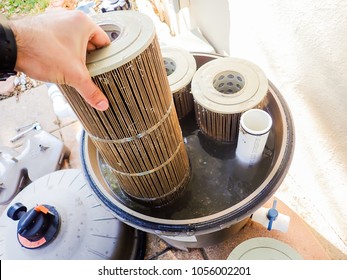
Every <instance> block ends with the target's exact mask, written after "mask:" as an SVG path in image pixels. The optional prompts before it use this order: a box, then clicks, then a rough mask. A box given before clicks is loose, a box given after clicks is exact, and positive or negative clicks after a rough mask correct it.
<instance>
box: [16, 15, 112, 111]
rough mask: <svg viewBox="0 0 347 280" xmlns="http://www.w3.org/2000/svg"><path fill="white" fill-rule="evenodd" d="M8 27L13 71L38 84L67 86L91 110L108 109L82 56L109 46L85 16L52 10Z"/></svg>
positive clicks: (102, 33)
mask: <svg viewBox="0 0 347 280" xmlns="http://www.w3.org/2000/svg"><path fill="white" fill-rule="evenodd" d="M9 24H10V26H11V28H12V30H13V32H14V34H15V37H16V43H17V62H16V67H15V70H16V71H20V72H24V73H25V74H26V75H28V76H29V77H31V78H33V79H37V80H40V81H45V82H52V83H56V84H67V85H70V86H72V87H74V88H75V89H76V90H77V91H78V92H79V93H80V94H81V95H82V97H83V98H84V99H85V100H86V102H87V103H89V104H90V105H91V106H93V107H94V108H96V109H98V110H101V111H103V110H106V109H107V108H108V100H107V98H106V97H105V95H104V94H103V93H102V92H101V91H100V89H99V88H98V87H97V86H96V85H95V84H94V83H93V81H92V79H91V77H90V74H89V72H88V69H87V67H86V53H87V51H93V50H96V49H98V48H101V47H104V46H106V45H108V44H110V39H109V38H108V36H107V34H106V33H105V32H104V31H103V30H102V29H101V28H100V27H99V26H98V25H96V24H95V23H94V22H93V21H92V20H91V19H90V18H89V17H88V16H87V15H85V14H84V13H82V12H80V11H76V10H64V9H54V10H50V11H47V12H45V13H43V14H40V15H37V16H32V17H24V18H21V19H17V20H13V21H10V23H9Z"/></svg>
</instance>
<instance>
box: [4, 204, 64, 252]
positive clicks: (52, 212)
mask: <svg viewBox="0 0 347 280" xmlns="http://www.w3.org/2000/svg"><path fill="white" fill-rule="evenodd" d="M7 216H8V217H9V218H11V219H13V220H15V221H16V220H19V221H18V225H17V234H18V236H17V237H18V241H19V243H20V244H21V245H22V246H23V247H25V248H28V249H34V248H38V247H41V246H43V245H47V244H48V243H50V242H51V241H53V239H54V238H55V237H56V235H57V234H58V231H59V227H60V218H59V214H58V212H57V210H56V209H55V208H54V207H53V206H50V205H45V204H41V205H37V206H35V207H34V208H32V209H30V210H29V211H27V208H26V207H25V206H24V205H23V204H21V203H15V204H14V205H12V206H11V207H10V208H9V210H8V211H7Z"/></svg>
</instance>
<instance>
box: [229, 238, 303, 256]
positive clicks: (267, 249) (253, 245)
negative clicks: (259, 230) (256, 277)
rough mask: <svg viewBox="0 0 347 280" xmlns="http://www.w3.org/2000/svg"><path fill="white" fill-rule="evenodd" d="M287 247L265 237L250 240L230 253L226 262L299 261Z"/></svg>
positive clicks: (292, 250) (295, 253)
mask: <svg viewBox="0 0 347 280" xmlns="http://www.w3.org/2000/svg"><path fill="white" fill-rule="evenodd" d="M301 259H302V257H301V256H300V255H299V254H298V253H297V252H296V251H295V250H294V249H293V248H292V247H290V246H289V245H287V244H285V243H283V242H281V241H279V240H276V239H273V238H267V237H259V238H251V239H248V240H246V241H245V242H242V243H241V244H240V245H238V246H236V248H235V249H234V250H233V251H232V252H231V253H230V255H229V257H228V260H301Z"/></svg>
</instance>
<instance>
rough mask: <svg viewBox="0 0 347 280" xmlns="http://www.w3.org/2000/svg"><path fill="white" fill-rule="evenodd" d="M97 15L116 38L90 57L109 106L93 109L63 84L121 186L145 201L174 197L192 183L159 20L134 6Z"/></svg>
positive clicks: (161, 202)
mask: <svg viewBox="0 0 347 280" xmlns="http://www.w3.org/2000/svg"><path fill="white" fill-rule="evenodd" d="M93 20H94V21H95V22H97V23H98V24H99V25H100V26H101V27H102V28H103V29H104V30H105V31H106V33H107V34H108V35H109V37H110V38H111V40H113V41H112V43H111V44H110V46H108V47H105V48H103V49H100V50H97V51H95V52H93V53H90V54H88V56H87V67H88V70H89V72H90V75H91V76H92V79H93V81H94V82H95V84H96V85H97V86H98V87H99V88H100V89H101V91H102V92H103V93H104V94H105V95H106V96H107V98H108V100H109V104H110V107H109V109H108V110H106V111H104V112H101V111H98V110H95V109H94V108H92V107H91V106H90V105H88V104H87V103H86V102H85V101H84V99H83V98H82V97H81V96H80V95H79V94H78V92H77V91H76V90H75V89H74V88H72V87H70V86H67V85H61V86H60V89H61V91H62V92H63V94H64V95H65V97H66V99H67V100H68V102H69V104H70V105H71V107H72V108H73V110H74V111H75V113H76V115H77V116H78V118H79V120H80V121H81V123H82V125H83V127H84V129H85V131H86V132H87V133H88V135H89V137H90V139H91V140H92V141H93V143H94V144H95V146H96V148H97V150H98V151H99V153H100V154H101V156H102V157H103V159H104V160H105V162H106V163H107V164H108V165H109V166H110V167H111V168H112V170H113V173H114V175H115V177H116V178H117V180H118V183H119V186H120V187H121V188H122V190H123V191H124V192H125V193H126V194H128V195H129V196H130V197H131V198H133V199H136V200H137V201H140V202H143V203H144V204H146V205H152V206H161V205H165V204H167V203H170V202H171V201H173V200H175V198H177V197H178V196H179V194H180V193H181V192H182V191H183V190H184V187H185V186H186V184H187V183H188V181H189V178H190V166H189V159H188V155H187V152H186V148H185V145H184V142H183V137H182V132H181V128H180V125H179V121H178V117H177V113H176V109H175V105H174V102H173V98H172V93H171V89H170V85H169V82H168V78H167V73H166V69H165V67H164V63H163V57H162V54H161V51H160V47H159V44H158V40H157V37H156V34H155V28H154V24H153V22H152V20H151V19H150V18H149V17H148V16H146V15H144V14H142V13H140V12H136V11H119V12H112V13H104V14H98V15H95V16H93Z"/></svg>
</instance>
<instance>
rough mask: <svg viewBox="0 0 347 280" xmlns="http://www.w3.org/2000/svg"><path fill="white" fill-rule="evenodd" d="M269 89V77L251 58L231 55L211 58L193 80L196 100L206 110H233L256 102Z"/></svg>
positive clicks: (245, 108) (229, 111) (244, 108)
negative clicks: (245, 58) (246, 58)
mask: <svg viewBox="0 0 347 280" xmlns="http://www.w3.org/2000/svg"><path fill="white" fill-rule="evenodd" d="M267 91H268V80H267V78H266V76H265V74H264V73H263V71H262V70H261V69H260V68H259V67H258V66H257V65H255V64H253V63H252V62H249V61H247V60H244V59H240V58H234V57H223V58H218V59H214V60H212V61H210V62H208V63H206V64H204V65H203V66H202V67H200V68H199V69H198V70H197V71H196V73H195V75H194V77H193V80H192V94H193V96H194V99H195V101H196V102H198V103H199V104H200V105H201V106H203V107H204V108H206V109H208V110H209V111H212V112H215V113H220V114H235V113H241V112H244V111H247V110H249V109H251V108H254V107H255V106H257V105H258V104H259V103H260V102H261V101H262V100H263V98H264V97H265V95H266V93H267Z"/></svg>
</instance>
